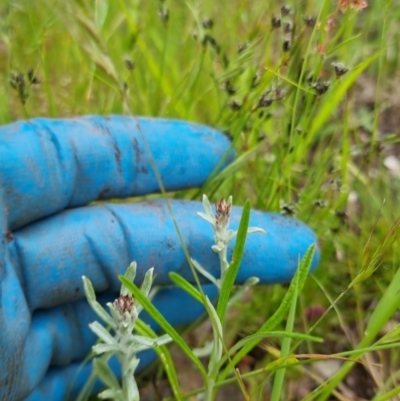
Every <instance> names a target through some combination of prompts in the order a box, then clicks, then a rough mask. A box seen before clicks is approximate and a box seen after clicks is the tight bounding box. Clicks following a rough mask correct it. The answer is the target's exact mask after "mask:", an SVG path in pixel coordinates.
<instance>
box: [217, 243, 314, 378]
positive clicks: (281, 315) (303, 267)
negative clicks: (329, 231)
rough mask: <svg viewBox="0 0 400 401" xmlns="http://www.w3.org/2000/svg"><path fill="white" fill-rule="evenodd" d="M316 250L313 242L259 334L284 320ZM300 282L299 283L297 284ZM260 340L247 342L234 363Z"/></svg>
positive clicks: (223, 375)
mask: <svg viewBox="0 0 400 401" xmlns="http://www.w3.org/2000/svg"><path fill="white" fill-rule="evenodd" d="M314 252H315V244H312V245H311V246H310V247H309V248H308V249H307V251H306V253H305V254H304V256H303V258H302V260H301V262H300V267H299V268H298V270H297V272H296V274H295V276H294V277H293V279H292V281H291V282H290V286H289V289H288V290H287V291H286V294H285V296H284V297H283V300H282V302H281V304H280V306H279V308H278V309H277V310H276V312H275V313H274V314H273V315H272V316H271V317H270V318H269V319H268V320H267V321H266V322H265V323H264V324H263V325H262V326H261V327H260V329H259V330H258V331H257V334H260V333H267V332H269V331H271V330H273V329H274V328H275V327H276V326H277V325H278V324H279V323H280V322H282V321H283V320H284V319H285V317H286V315H287V313H288V311H289V309H290V306H291V299H292V296H293V294H294V292H295V291H296V289H297V288H298V292H299V293H300V292H301V290H302V288H303V286H304V283H305V281H306V279H307V276H308V272H309V269H310V266H311V263H312V260H313V257H314ZM297 283H298V285H297ZM258 342H259V340H257V339H255V340H253V341H251V342H249V343H248V344H246V345H245V346H244V347H243V348H242V349H241V350H240V351H239V352H238V353H237V354H236V355H235V357H234V358H233V361H232V363H233V365H235V364H236V363H238V362H239V361H240V360H241V359H242V358H243V357H244V356H245V355H247V354H248V353H249V352H250V351H251V350H252V349H253V348H254V347H255V346H256V345H257V344H258ZM229 370H230V367H229V366H228V367H227V368H226V369H225V370H224V371H223V372H222V373H221V376H220V379H221V380H223V379H224V378H225V377H226V376H227V374H228V373H229Z"/></svg>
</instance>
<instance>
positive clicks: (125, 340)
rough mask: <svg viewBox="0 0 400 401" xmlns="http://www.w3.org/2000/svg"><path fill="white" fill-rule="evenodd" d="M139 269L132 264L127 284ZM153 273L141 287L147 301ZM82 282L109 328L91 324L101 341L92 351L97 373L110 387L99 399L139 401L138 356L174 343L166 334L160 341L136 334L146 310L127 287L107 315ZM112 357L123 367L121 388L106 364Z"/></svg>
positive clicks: (110, 307)
mask: <svg viewBox="0 0 400 401" xmlns="http://www.w3.org/2000/svg"><path fill="white" fill-rule="evenodd" d="M136 267H137V265H136V262H132V263H131V264H130V266H129V267H128V269H127V270H126V273H125V277H126V278H127V279H128V280H130V281H133V280H134V278H135V276H136ZM153 270H154V269H153V268H151V269H150V270H148V271H147V273H146V275H145V277H144V280H143V284H142V286H141V292H142V293H143V294H144V295H145V296H146V297H147V298H149V296H150V289H151V285H152V282H153ZM82 279H83V285H84V290H85V294H86V298H87V300H88V302H89V304H90V306H91V307H92V309H93V310H94V311H95V312H96V314H97V315H98V316H99V317H100V318H101V319H102V320H103V322H104V323H105V324H106V325H107V326H108V328H109V330H107V329H106V328H105V327H103V326H102V325H101V324H100V323H99V322H97V321H95V322H93V323H90V324H89V327H90V329H91V330H92V331H93V332H94V333H95V334H96V335H97V337H99V340H100V341H99V343H97V344H96V345H94V346H93V348H92V350H93V353H94V354H95V355H96V356H97V357H96V358H95V359H94V360H93V367H94V372H95V374H97V376H98V378H99V379H100V380H101V381H102V382H103V383H104V384H105V385H106V387H107V389H106V390H104V391H102V392H101V393H100V394H98V397H99V398H101V399H106V398H107V399H108V398H109V399H113V400H115V401H127V400H129V401H139V399H140V397H139V390H138V387H137V384H136V380H135V376H134V374H135V370H136V368H137V366H138V364H139V361H140V359H139V358H138V357H137V354H138V353H139V352H141V351H144V350H147V349H149V348H154V347H157V346H159V345H164V344H166V343H168V342H170V341H171V337H170V336H169V335H167V334H166V335H163V336H160V337H158V338H148V337H144V336H140V335H137V334H134V328H135V323H136V321H137V318H138V316H139V313H140V312H141V311H142V309H143V307H142V305H141V304H140V303H139V302H137V301H136V300H135V299H134V298H133V296H132V294H131V293H130V292H129V290H128V289H127V288H126V287H125V286H124V285H122V286H121V292H120V296H119V297H118V298H117V299H116V300H115V301H114V302H112V303H111V302H109V303H107V307H108V310H109V312H107V311H106V310H105V309H104V308H103V307H102V306H101V305H100V303H99V302H97V301H96V295H95V292H94V289H93V286H92V283H91V282H90V280H89V279H88V278H86V277H84V276H83V277H82ZM111 356H115V357H116V358H118V360H119V362H120V364H121V372H122V381H121V384H120V383H119V381H118V379H117V378H116V376H115V375H114V373H113V372H112V370H111V369H110V367H109V366H108V364H107V362H108V360H109V359H110V358H111Z"/></svg>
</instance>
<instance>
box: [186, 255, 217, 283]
mask: <svg viewBox="0 0 400 401" xmlns="http://www.w3.org/2000/svg"><path fill="white" fill-rule="evenodd" d="M191 261H192V263H193V266H194V267H195V269H196V270H197V271H198V272H199V273H200V274H201V275H202V276H204V277H205V278H206V279H208V280H210V281H211V282H212V283H213V284H215V286H216V287H218V288H219V283H218V280H217V279H216V278H215V277H214V276H213V275H212V274H210V273H209V272H208V271H207V270H206V269H204V268H203V267H202V266H201V264H200V263H199V262H197V261H196V260H194V259H191Z"/></svg>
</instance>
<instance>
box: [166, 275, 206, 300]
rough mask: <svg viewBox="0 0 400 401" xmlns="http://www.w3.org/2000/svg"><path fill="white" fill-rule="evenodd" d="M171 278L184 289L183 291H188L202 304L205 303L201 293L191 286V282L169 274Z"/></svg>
mask: <svg viewBox="0 0 400 401" xmlns="http://www.w3.org/2000/svg"><path fill="white" fill-rule="evenodd" d="M169 277H170V279H171V281H172V282H173V283H174V284H176V285H177V286H178V287H180V288H182V290H184V291H186V292H187V293H188V294H189V295H191V296H192V297H193V298H194V299H196V300H197V301H199V302H200V303H204V302H203V298H202V295H201V293H200V291H198V290H197V289H196V288H194V287H193V285H192V284H190V283H189V281H187V280H186V279H185V278H183V277H182V276H181V275H180V274H178V273H175V272H171V273H169Z"/></svg>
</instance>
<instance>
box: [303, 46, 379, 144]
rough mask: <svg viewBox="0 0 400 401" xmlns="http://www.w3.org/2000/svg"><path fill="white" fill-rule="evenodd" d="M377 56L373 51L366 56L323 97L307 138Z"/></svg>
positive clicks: (320, 126) (327, 117) (310, 136)
mask: <svg viewBox="0 0 400 401" xmlns="http://www.w3.org/2000/svg"><path fill="white" fill-rule="evenodd" d="M378 56H379V53H374V54H373V55H372V56H370V57H368V58H367V59H366V60H365V61H363V62H362V63H361V64H360V65H358V66H357V67H356V68H354V70H353V71H351V72H350V73H348V75H347V76H346V77H345V78H342V79H343V80H342V81H341V82H340V83H339V84H338V85H337V86H336V87H335V88H334V89H333V90H332V91H331V92H330V96H329V97H326V98H324V99H325V100H324V102H323V103H322V105H321V108H320V110H319V112H318V114H317V115H316V116H315V117H314V118H313V123H312V125H311V128H310V132H309V138H312V137H313V136H314V134H316V133H317V132H318V131H319V130H320V129H321V128H322V127H323V126H324V124H325V123H326V122H327V121H328V119H329V118H331V116H332V111H333V110H334V109H335V108H336V107H337V106H338V105H339V103H340V101H341V100H342V99H343V97H344V95H345V94H346V92H347V91H348V89H349V88H350V87H351V85H353V83H354V82H355V80H356V79H357V78H358V77H359V75H360V74H361V73H362V72H363V71H364V70H365V69H366V68H367V67H368V66H369V65H370V64H371V63H372V62H373V61H374V60H375V59H376V58H377V57H378Z"/></svg>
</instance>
